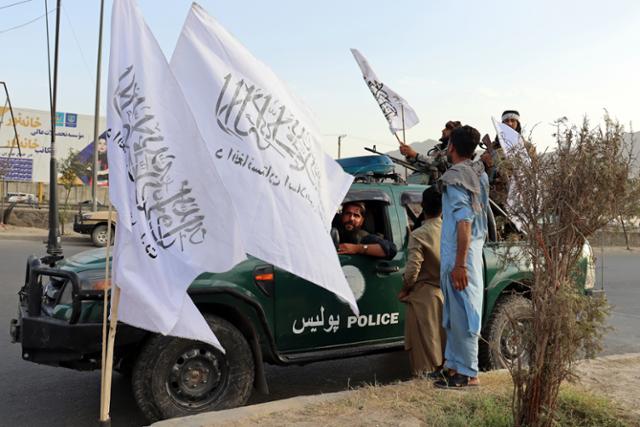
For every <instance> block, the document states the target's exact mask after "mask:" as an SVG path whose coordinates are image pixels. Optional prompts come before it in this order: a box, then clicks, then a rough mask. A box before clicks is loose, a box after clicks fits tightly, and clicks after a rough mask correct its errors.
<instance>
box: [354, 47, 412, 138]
mask: <svg viewBox="0 0 640 427" xmlns="http://www.w3.org/2000/svg"><path fill="white" fill-rule="evenodd" d="M351 53H352V54H353V57H354V58H355V60H356V62H357V63H358V66H359V67H360V70H361V71H362V77H364V81H365V83H366V84H367V87H368V88H369V90H370V91H371V93H372V94H373V97H374V98H375V100H376V102H377V103H378V105H379V106H380V109H381V110H382V114H384V118H385V119H387V121H388V122H389V129H390V130H391V133H396V132H397V131H400V130H402V129H403V124H404V129H409V128H411V127H413V126H415V125H417V124H418V122H419V121H420V119H418V115H417V114H416V112H415V111H413V108H411V106H410V105H409V103H408V102H407V101H406V100H405V99H404V98H403V97H401V96H400V95H398V94H397V93H396V92H395V91H394V90H393V89H391V88H390V87H389V86H387V85H385V84H384V83H382V82H381V81H380V79H379V78H378V76H377V75H376V73H375V72H374V71H373V69H372V68H371V66H370V65H369V62H368V61H367V59H366V58H365V57H364V56H362V54H361V53H360V52H359V51H358V49H351ZM403 115H404V120H403Z"/></svg>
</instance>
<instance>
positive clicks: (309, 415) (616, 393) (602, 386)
mask: <svg viewBox="0 0 640 427" xmlns="http://www.w3.org/2000/svg"><path fill="white" fill-rule="evenodd" d="M576 371H577V374H578V375H579V377H580V380H579V386H580V387H584V388H586V389H587V390H590V391H592V392H593V393H594V394H595V395H596V396H603V397H606V398H608V399H611V400H613V401H615V402H616V403H617V404H618V405H619V406H620V408H622V409H624V410H626V411H629V412H631V413H633V414H635V415H637V416H640V354H630V355H616V356H608V357H603V358H598V359H594V360H586V361H582V362H580V363H579V364H578V367H577V370H576ZM480 379H481V382H482V386H481V387H480V388H479V389H477V390H468V391H440V390H437V389H434V390H433V394H435V393H455V394H454V395H452V396H459V395H460V393H482V392H483V391H485V392H486V391H494V390H500V389H502V390H504V389H506V388H507V387H509V386H510V381H511V380H510V378H509V375H508V374H507V373H506V372H505V371H494V372H488V373H482V374H481V376H480ZM425 384H426V381H424V380H413V381H407V382H404V383H398V384H393V385H388V386H382V387H365V388H363V389H359V390H356V391H354V392H353V393H351V394H350V395H349V397H347V398H346V399H345V398H341V399H340V400H337V401H331V400H329V401H326V402H323V403H320V404H316V405H308V406H306V407H304V408H301V409H293V410H290V411H280V412H276V413H272V414H269V415H265V416H260V417H255V418H249V419H247V418H245V419H242V420H238V421H237V422H232V423H225V425H227V426H258V425H259V426H261V427H276V426H278V427H279V426H282V425H287V426H296V427H311V426H345V425H349V426H352V427H357V426H381V427H386V426H403V427H413V426H424V425H426V424H425V422H424V421H423V420H424V418H423V417H422V416H421V415H420V411H422V410H426V411H428V410H429V409H428V408H429V403H428V401H427V402H425V401H424V400H425V399H427V400H428V399H429V398H428V397H425V393H424V387H432V386H431V385H430V384H427V385H425ZM419 389H421V393H417V391H418V390H419ZM430 394H431V393H430ZM418 395H420V396H421V401H420V402H419V403H418V404H416V402H412V401H411V400H412V398H414V397H415V396H418ZM451 400H452V402H451V407H452V408H453V409H454V410H453V411H452V412H455V402H454V401H455V400H456V399H455V398H454V399H451ZM416 407H420V408H421V409H420V410H419V411H418V412H416V410H415V408H416ZM424 408H426V409H424ZM445 416H450V415H446V414H445ZM430 418H433V417H430ZM429 424H431V423H429ZM214 425H215V424H214ZM433 425H438V423H435V424H433Z"/></svg>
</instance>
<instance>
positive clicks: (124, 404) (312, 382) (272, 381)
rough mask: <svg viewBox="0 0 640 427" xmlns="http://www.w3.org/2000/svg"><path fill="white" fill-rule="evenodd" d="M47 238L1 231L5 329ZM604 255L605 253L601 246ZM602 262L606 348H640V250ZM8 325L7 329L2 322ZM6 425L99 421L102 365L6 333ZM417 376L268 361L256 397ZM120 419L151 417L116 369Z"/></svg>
mask: <svg viewBox="0 0 640 427" xmlns="http://www.w3.org/2000/svg"><path fill="white" fill-rule="evenodd" d="M43 248H44V245H43V244H42V243H41V242H38V241H37V240H36V239H34V238H33V237H32V238H31V240H24V239H23V240H20V239H19V238H15V240H11V239H7V238H5V237H2V238H0V255H1V256H0V328H2V327H4V328H6V329H5V331H8V325H9V320H10V319H11V318H12V317H14V316H15V312H16V310H15V307H16V301H17V297H16V293H17V291H18V288H19V286H20V283H21V282H22V281H23V280H24V278H23V275H24V263H25V261H26V258H27V256H28V254H30V253H42V251H43ZM89 248H91V246H90V244H89V242H88V240H86V241H84V240H82V239H74V241H72V242H67V243H65V244H64V249H65V255H67V256H70V255H72V254H74V253H77V252H79V251H82V250H84V249H89ZM597 255H600V254H599V253H598V254H597ZM600 261H601V260H599V264H598V279H600V277H601V274H600V272H601V271H602V272H604V278H605V284H606V286H605V288H606V291H607V296H608V298H609V301H610V302H611V303H612V304H613V306H614V308H613V312H612V315H611V317H610V320H609V321H610V325H611V326H613V327H614V328H615V329H614V330H612V331H611V332H609V333H608V334H607V336H606V337H605V340H604V344H605V350H604V354H616V353H627V352H640V313H638V311H637V303H638V301H640V285H639V283H638V279H637V271H638V269H637V264H638V262H639V261H640V254H639V253H638V252H634V253H628V252H626V251H622V250H608V251H607V252H606V253H605V258H604V270H601V264H600ZM0 330H1V329H0ZM0 360H2V364H0V425H11V426H41V425H47V426H88V425H96V424H97V419H98V411H99V390H100V373H99V372H76V371H72V370H68V369H62V368H53V367H48V366H40V365H35V364H32V363H29V362H25V361H23V360H22V359H21V357H20V347H19V345H17V344H11V343H10V342H9V337H8V333H6V332H5V335H1V334H0ZM407 378H409V371H408V360H407V359H406V356H405V354H404V353H403V352H396V353H391V354H385V355H376V356H368V357H361V358H356V359H346V360H340V361H331V362H322V363H315V364H311V365H306V366H301V367H286V368H285V367H268V368H267V381H268V384H269V387H270V390H271V394H270V395H268V396H264V395H259V394H258V393H256V394H255V395H254V396H253V397H252V399H251V401H250V403H260V402H265V401H269V400H276V399H282V398H287V397H293V396H297V395H305V394H318V393H328V392H333V391H339V390H345V389H347V388H349V387H356V386H360V385H363V384H373V383H389V382H394V381H398V380H405V379H407ZM111 416H112V425H113V426H114V427H118V426H139V425H143V424H144V423H145V420H144V418H143V416H142V414H141V413H140V411H139V410H138V409H137V407H136V405H135V402H134V400H133V396H132V393H131V391H130V388H129V384H128V381H127V380H126V379H125V378H124V377H121V376H120V375H118V374H114V382H113V396H112V405H111Z"/></svg>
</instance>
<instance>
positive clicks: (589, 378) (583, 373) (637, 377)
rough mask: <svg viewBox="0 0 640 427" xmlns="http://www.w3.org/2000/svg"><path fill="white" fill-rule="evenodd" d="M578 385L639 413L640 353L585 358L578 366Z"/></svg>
mask: <svg viewBox="0 0 640 427" xmlns="http://www.w3.org/2000/svg"><path fill="white" fill-rule="evenodd" d="M577 371H578V374H579V375H580V384H582V385H583V386H584V387H586V388H587V389H588V390H591V391H593V392H595V393H596V394H599V395H604V396H607V397H608V398H609V399H612V400H615V401H616V402H618V403H620V404H621V405H623V406H624V407H625V408H626V409H628V410H629V411H630V412H632V413H634V414H636V415H638V416H640V354H632V355H628V354H627V355H625V354H621V355H615V356H608V357H603V358H597V359H592V360H584V361H582V362H580V364H579V366H578V369H577Z"/></svg>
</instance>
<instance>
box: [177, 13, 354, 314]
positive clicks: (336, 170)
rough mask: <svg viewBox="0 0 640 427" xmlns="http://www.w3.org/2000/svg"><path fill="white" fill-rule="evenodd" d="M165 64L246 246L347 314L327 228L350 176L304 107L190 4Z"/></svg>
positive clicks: (347, 296)
mask: <svg viewBox="0 0 640 427" xmlns="http://www.w3.org/2000/svg"><path fill="white" fill-rule="evenodd" d="M171 69H172V71H173V73H174V74H175V76H176V78H177V80H178V82H179V83H180V86H181V87H182V91H183V93H184V95H185V97H186V99H187V100H188V102H189V106H190V107H191V110H192V111H193V114H194V117H195V119H196V121H197V123H198V126H199V127H200V130H201V131H202V135H203V137H204V139H205V141H206V143H207V147H208V148H209V152H210V154H211V157H212V158H213V160H214V163H215V168H216V170H217V171H218V173H219V174H220V177H221V178H222V182H223V184H224V185H225V186H226V188H227V189H228V190H229V193H230V195H231V201H232V204H233V206H234V207H235V210H236V212H237V213H238V218H239V220H240V222H241V223H242V225H243V227H242V234H243V241H244V244H245V248H246V249H247V252H248V253H249V254H251V255H253V256H255V257H257V258H260V259H262V260H263V261H266V262H268V263H270V264H274V265H275V266H277V267H279V268H281V269H283V270H286V271H289V272H291V273H293V274H295V275H297V276H299V277H301V278H303V279H305V280H308V281H310V282H312V283H315V284H317V285H319V286H321V287H323V288H325V289H327V290H329V291H331V292H333V293H334V294H336V295H337V296H338V297H339V298H341V299H342V300H343V301H345V302H347V303H348V304H349V305H350V307H351V309H352V310H353V311H354V312H356V313H357V305H356V302H355V298H354V296H353V292H352V291H351V289H350V288H349V285H348V283H347V280H346V278H345V276H344V273H343V272H342V270H341V268H340V263H339V260H338V255H337V253H336V249H335V246H334V245H333V242H332V240H331V237H330V234H329V231H330V228H331V221H332V220H333V217H334V215H335V213H336V210H337V208H338V206H339V205H340V203H341V202H342V200H343V198H344V196H345V194H346V192H347V191H348V189H349V186H350V185H351V182H352V179H353V178H352V177H351V176H350V175H347V174H346V173H345V172H344V171H343V170H342V168H341V167H340V165H338V163H336V162H335V161H334V160H333V159H332V158H331V157H330V156H329V155H327V154H326V153H325V152H324V151H323V149H322V146H321V140H322V138H321V135H320V132H319V131H318V129H317V128H316V126H315V124H314V121H313V120H312V118H311V116H310V114H309V112H308V110H307V109H306V108H305V107H304V105H303V104H302V103H301V102H299V101H298V100H297V99H296V97H295V96H294V95H293V94H292V93H291V92H290V91H289V89H288V88H287V87H286V86H285V84H284V83H283V82H282V81H281V80H280V79H279V78H278V77H277V76H276V75H275V74H274V72H273V71H272V70H271V69H270V68H269V67H267V66H266V65H265V64H263V63H262V62H260V61H259V60H258V59H256V58H255V57H254V56H253V55H252V54H251V52H249V51H248V50H247V49H246V48H245V47H244V46H243V45H242V44H241V43H240V42H239V41H238V40H236V39H235V38H234V37H233V36H232V35H231V34H229V33H228V32H227V31H226V30H225V29H224V28H223V27H222V26H221V25H220V24H219V23H218V22H217V21H216V20H215V19H214V18H212V17H211V16H209V15H208V14H207V12H206V11H205V10H204V9H202V8H201V7H200V6H199V5H197V4H193V5H192V7H191V11H190V12H189V14H188V16H187V19H186V21H185V24H184V27H183V28H182V33H181V34H180V38H179V40H178V44H177V45H176V49H175V51H174V53H173V56H172V58H171Z"/></svg>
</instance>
